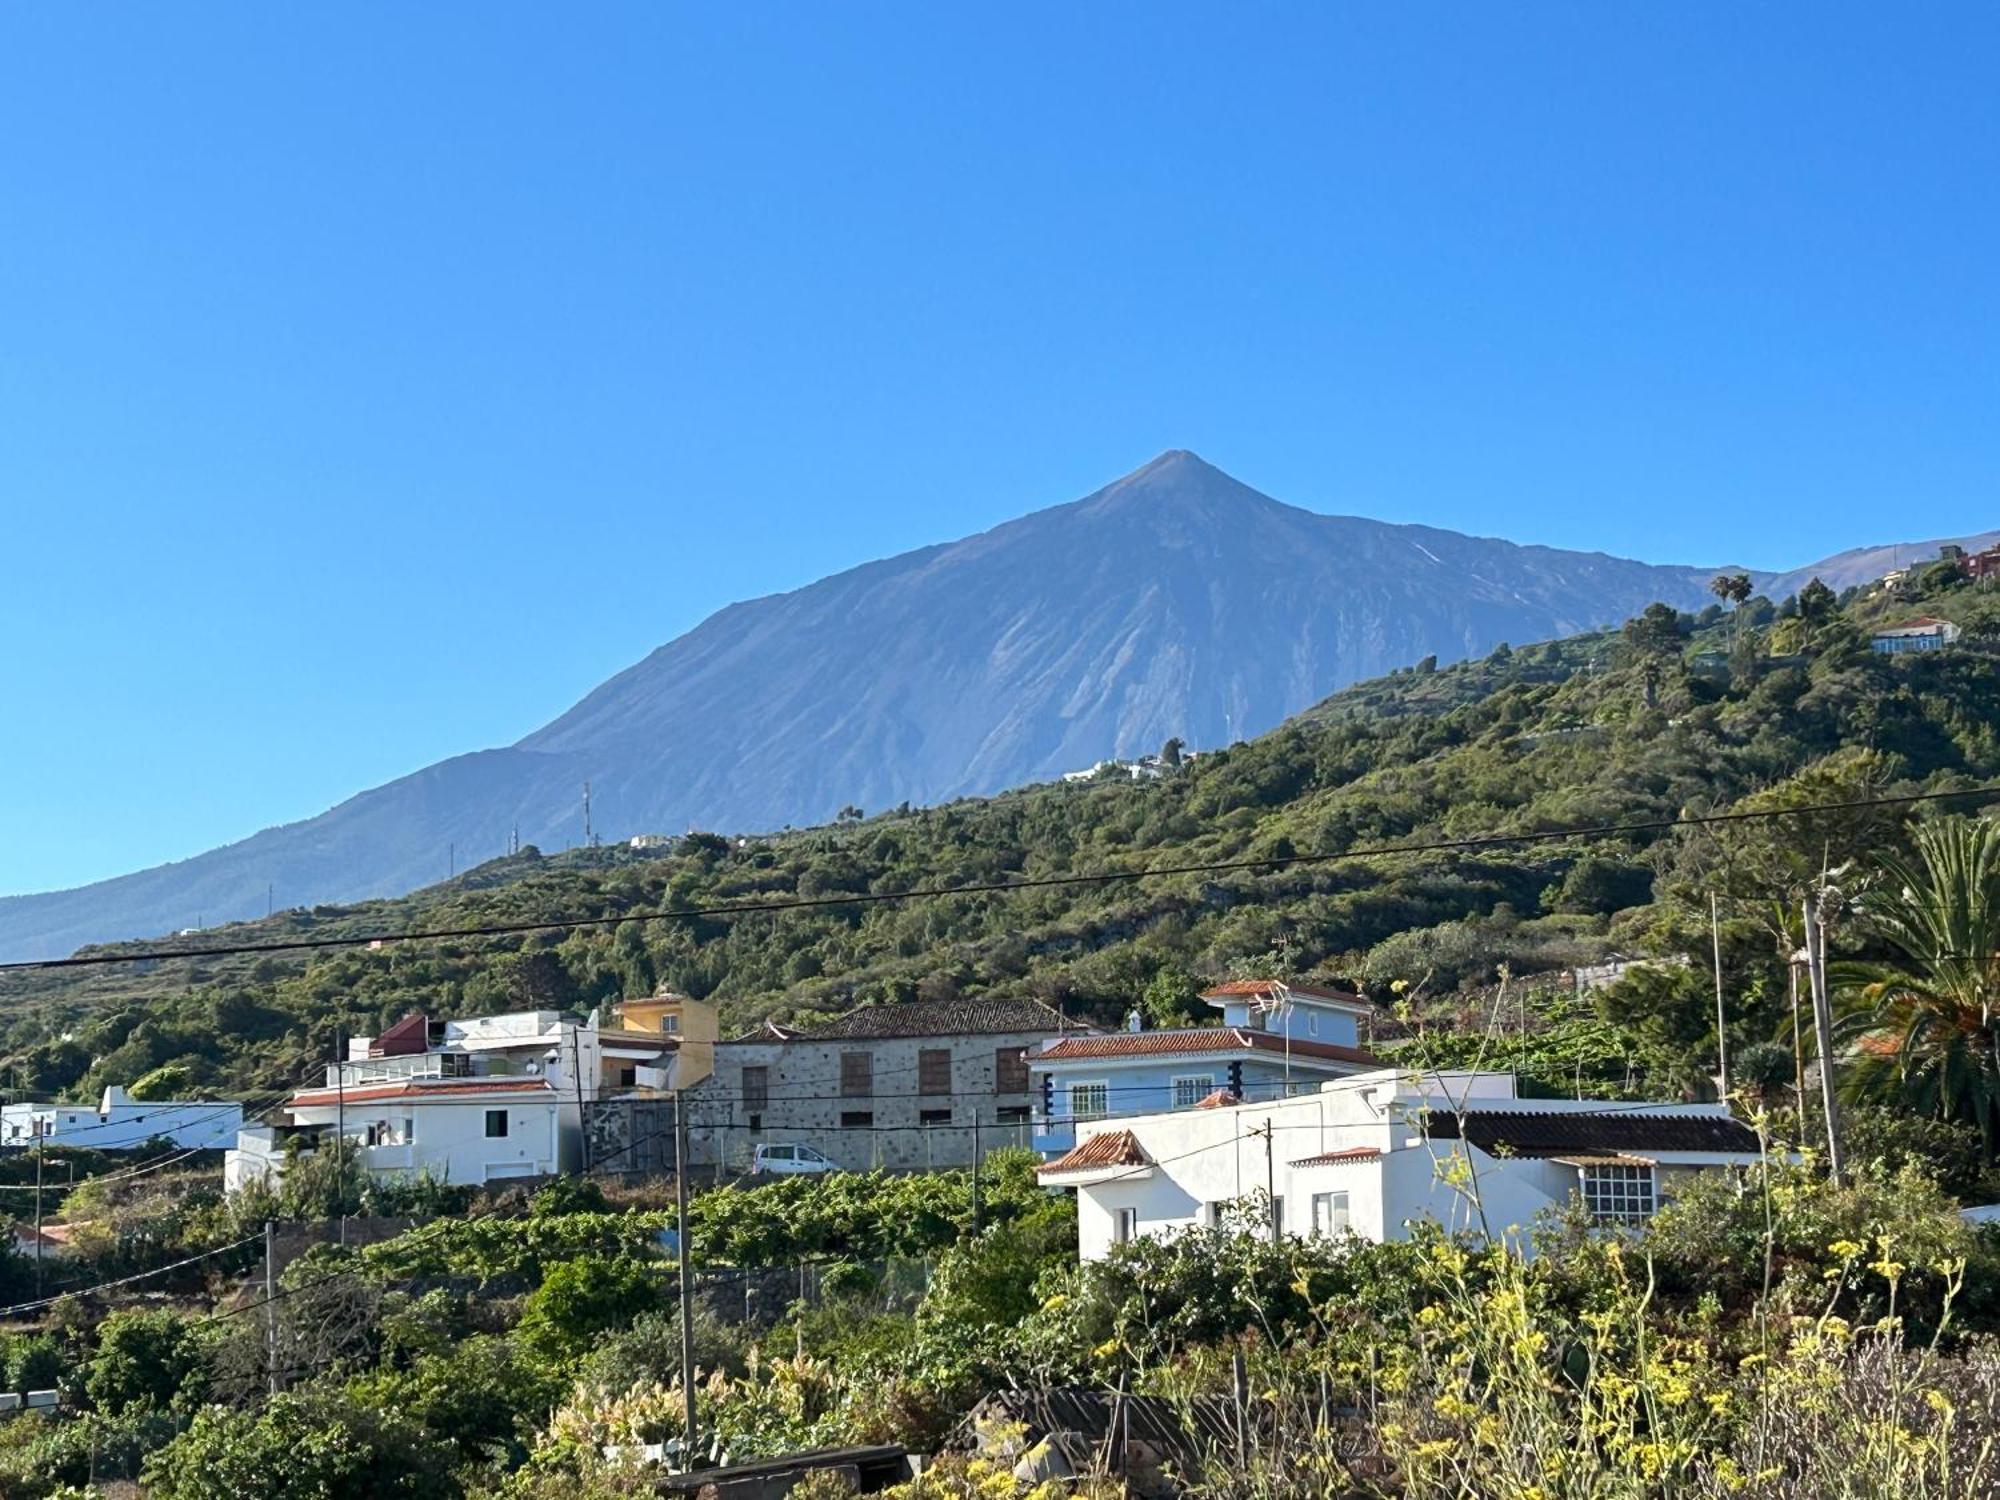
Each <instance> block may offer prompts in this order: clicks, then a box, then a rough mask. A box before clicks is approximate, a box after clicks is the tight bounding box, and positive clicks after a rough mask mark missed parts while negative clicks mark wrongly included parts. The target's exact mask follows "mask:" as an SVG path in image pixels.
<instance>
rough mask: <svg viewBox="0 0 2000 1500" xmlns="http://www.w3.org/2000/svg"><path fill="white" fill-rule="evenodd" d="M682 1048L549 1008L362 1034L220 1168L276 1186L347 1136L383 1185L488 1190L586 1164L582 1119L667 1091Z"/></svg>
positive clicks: (229, 1179) (229, 1180) (238, 1182)
mask: <svg viewBox="0 0 2000 1500" xmlns="http://www.w3.org/2000/svg"><path fill="white" fill-rule="evenodd" d="M674 1046H675V1040H674V1038H672V1037H669V1036H666V1035H663V1034H660V1033H648V1032H628V1031H623V1030H618V1029H613V1028H607V1027H604V1026H602V1025H600V1024H598V1018H597V1017H596V1016H595V1015H593V1016H591V1017H590V1018H589V1019H587V1020H585V1021H583V1022H581V1023H579V1022H577V1021H574V1020H572V1019H570V1018H568V1017H566V1016H563V1015H561V1014H560V1013H559V1012H556V1011H551V1010H541V1011H521V1012H516V1013H514V1014H511V1015H501V1016H474V1017H468V1018H466V1019H463V1020H452V1021H438V1020H433V1019H431V1018H429V1017H427V1016H422V1015H412V1016H407V1017H405V1018H404V1019H403V1020H401V1021H398V1022H397V1023H396V1024H395V1025H394V1026H391V1027H390V1028H389V1029H388V1030H386V1031H384V1032H382V1033H381V1034H380V1035H379V1036H372V1037H355V1038H353V1039H351V1041H350V1042H349V1044H348V1049H347V1056H346V1057H345V1058H343V1059H341V1060H340V1061H339V1062H336V1063H331V1064H329V1065H328V1066H327V1070H326V1081H325V1082H324V1083H321V1084H315V1085H314V1086H312V1087H311V1088H305V1089H300V1090H299V1091H298V1092H297V1093H295V1094H293V1095H292V1097H291V1099H290V1100H289V1101H288V1102H287V1103H286V1105H285V1108H284V1112H283V1119H282V1120H281V1121H280V1122H278V1123H275V1124H269V1125H259V1126H252V1127H250V1128H249V1129H246V1130H243V1131H241V1132H240V1133H239V1134H238V1136H237V1140H236V1149H235V1150H233V1151H231V1152H229V1153H228V1156H227V1157H226V1158H225V1161H224V1165H223V1181H224V1185H225V1187H226V1188H227V1189H228V1190H229V1191H232V1192H234V1191H236V1190H238V1189H240V1188H242V1187H244V1186H246V1185H248V1184H249V1183H251V1182H253V1181H259V1180H263V1181H270V1180H274V1179H275V1178H276V1177H277V1176H278V1175H280V1174H282V1173H283V1171H284V1168H285V1163H286V1162H287V1161H288V1160H289V1159H290V1157H291V1155H292V1154H293V1153H294V1152H295V1151H297V1150H298V1149H299V1148H300V1146H301V1145H303V1144H316V1143H317V1142H318V1141H319V1140H320V1139H321V1138H323V1137H329V1136H340V1135H344V1136H345V1138H346V1139H348V1140H349V1141H351V1142H352V1143H353V1145H354V1148H355V1150H356V1151H357V1153H358V1155H359V1157H360V1161H361V1164H362V1166H363V1167H364V1168H365V1169H366V1170H367V1171H368V1172H369V1173H370V1174H371V1175H373V1176H378V1177H405V1178H413V1177H424V1176H428V1177H431V1178H433V1179H435V1180H437V1181H440V1182H450V1183H487V1182H497V1181H504V1180H507V1179H510V1178H532V1177H546V1176H550V1175H552V1174H554V1173H556V1172H561V1171H568V1170H571V1169H573V1168H575V1167H576V1166H578V1165H579V1164H580V1163H581V1160H582V1157H583V1152H584V1146H583V1128H582V1122H583V1120H584V1118H585V1112H586V1110H590V1109H593V1108H594V1107H595V1106H597V1105H599V1104H600V1103H602V1102H603V1101H606V1100H608V1099H612V1098H614V1097H618V1096H621V1095H624V1094H628V1093H631V1092H633V1091H635V1090H637V1091H644V1090H645V1089H646V1088H647V1087H648V1086H649V1085H650V1086H660V1085H664V1084H665V1082H666V1079H667V1070H668V1068H669V1066H670V1063H671V1057H672V1053H673V1051H674Z"/></svg>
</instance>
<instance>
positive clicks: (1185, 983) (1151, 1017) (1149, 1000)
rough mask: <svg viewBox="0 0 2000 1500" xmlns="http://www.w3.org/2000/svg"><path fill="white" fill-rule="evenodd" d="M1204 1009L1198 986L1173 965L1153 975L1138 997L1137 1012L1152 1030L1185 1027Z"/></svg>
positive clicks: (1182, 970) (1189, 975)
mask: <svg viewBox="0 0 2000 1500" xmlns="http://www.w3.org/2000/svg"><path fill="white" fill-rule="evenodd" d="M1207 1009H1208V1007H1207V1006H1205V1005H1203V1004H1202V1000H1201V984H1200V982H1199V981H1198V980H1196V979H1195V977H1194V975H1192V974H1190V973H1188V971H1187V970H1186V969H1183V968H1179V967H1177V966H1176V965H1173V964H1167V965H1165V966H1164V967H1162V968H1161V969H1160V970H1159V972H1158V973H1156V974H1154V975H1153V978H1152V981H1151V982H1150V983H1149V984H1147V986H1146V988H1145V991H1144V993H1142V994H1141V995H1140V996H1139V1010H1140V1012H1141V1013H1142V1014H1143V1015H1144V1016H1145V1017H1146V1019H1147V1020H1148V1021H1149V1022H1151V1023H1152V1024H1153V1025H1155V1026H1165V1027H1174V1026H1186V1025H1188V1024H1189V1023H1191V1022H1193V1021H1195V1020H1197V1019H1199V1018H1200V1017H1201V1015H1202V1014H1203V1013H1204V1012H1205V1011H1206V1010H1207Z"/></svg>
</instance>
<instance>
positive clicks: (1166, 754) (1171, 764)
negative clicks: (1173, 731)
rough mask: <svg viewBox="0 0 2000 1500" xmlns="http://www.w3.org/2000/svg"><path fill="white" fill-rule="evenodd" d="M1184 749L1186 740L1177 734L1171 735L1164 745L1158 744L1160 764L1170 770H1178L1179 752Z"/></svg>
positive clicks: (1179, 762) (1179, 763)
mask: <svg viewBox="0 0 2000 1500" xmlns="http://www.w3.org/2000/svg"><path fill="white" fill-rule="evenodd" d="M1185 749H1187V741H1186V740H1184V739H1182V738H1181V737H1180V736H1179V735H1174V736H1172V737H1171V738H1169V739H1168V740H1167V742H1166V743H1165V744H1164V745H1162V746H1160V764H1161V765H1163V766H1166V767H1168V768H1169V769H1170V770H1176V771H1177V770H1179V769H1180V765H1181V752H1182V751H1183V750H1185Z"/></svg>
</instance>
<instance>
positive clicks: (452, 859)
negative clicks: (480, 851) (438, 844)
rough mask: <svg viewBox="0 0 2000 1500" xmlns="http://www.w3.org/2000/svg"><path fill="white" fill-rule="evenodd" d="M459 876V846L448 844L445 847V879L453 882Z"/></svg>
mask: <svg viewBox="0 0 2000 1500" xmlns="http://www.w3.org/2000/svg"><path fill="white" fill-rule="evenodd" d="M457 875H458V845H457V844H447V845H445V856H444V878H445V879H446V880H452V879H456V878H457Z"/></svg>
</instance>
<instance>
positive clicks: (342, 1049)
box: [333, 1026, 347, 1250]
mask: <svg viewBox="0 0 2000 1500" xmlns="http://www.w3.org/2000/svg"><path fill="white" fill-rule="evenodd" d="M346 1053H347V1029H346V1028H345V1027H343V1026H336V1027H334V1028H333V1165H334V1168H335V1171H336V1173H337V1174H338V1175H337V1176H336V1177H335V1178H334V1182H335V1184H336V1187H335V1191H336V1192H337V1193H339V1194H340V1202H339V1203H338V1204H337V1205H335V1206H336V1207H338V1208H339V1210H340V1246H341V1248H342V1249H343V1250H344V1249H346V1248H347V1059H346Z"/></svg>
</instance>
